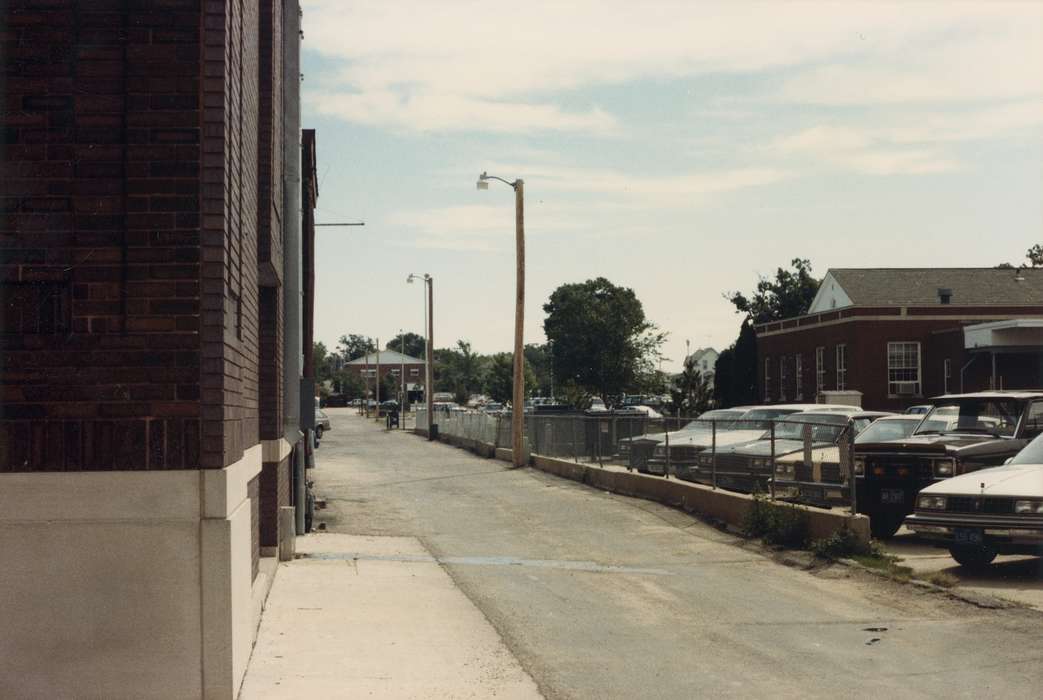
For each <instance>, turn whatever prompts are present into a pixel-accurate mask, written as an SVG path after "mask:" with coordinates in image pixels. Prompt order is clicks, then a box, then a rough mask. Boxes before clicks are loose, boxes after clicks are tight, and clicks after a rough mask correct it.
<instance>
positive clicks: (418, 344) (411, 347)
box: [384, 331, 427, 360]
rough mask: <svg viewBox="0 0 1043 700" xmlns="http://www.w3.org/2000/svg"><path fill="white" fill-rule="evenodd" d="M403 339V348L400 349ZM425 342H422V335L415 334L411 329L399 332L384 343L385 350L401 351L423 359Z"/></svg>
mask: <svg viewBox="0 0 1043 700" xmlns="http://www.w3.org/2000/svg"><path fill="white" fill-rule="evenodd" d="M403 340H404V341H405V348H406V349H405V350H403V349H402V344H403ZM426 347H427V346H426V344H425V342H424V336H422V335H417V334H416V333H413V332H412V331H407V332H405V333H399V334H398V335H396V336H395V337H394V338H392V339H391V340H389V341H388V342H387V344H385V345H384V349H386V350H394V351H395V352H403V353H405V354H406V355H409V356H410V357H416V358H419V359H421V360H422V359H424V353H425V352H426V349H425V348H426Z"/></svg>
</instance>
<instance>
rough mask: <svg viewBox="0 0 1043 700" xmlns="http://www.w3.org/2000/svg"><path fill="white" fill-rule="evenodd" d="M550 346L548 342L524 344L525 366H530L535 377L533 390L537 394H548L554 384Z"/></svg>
mask: <svg viewBox="0 0 1043 700" xmlns="http://www.w3.org/2000/svg"><path fill="white" fill-rule="evenodd" d="M552 347H553V346H552V345H550V344H549V343H548V344H544V345H536V344H532V343H530V344H529V345H526V346H525V366H526V367H529V368H531V369H532V373H533V375H534V376H535V377H536V388H535V391H536V393H537V394H538V395H539V396H550V395H551V389H552V388H553V386H554V382H553V363H554V358H553V357H552V356H551V348H552Z"/></svg>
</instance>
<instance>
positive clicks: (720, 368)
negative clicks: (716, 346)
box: [713, 343, 738, 408]
mask: <svg viewBox="0 0 1043 700" xmlns="http://www.w3.org/2000/svg"><path fill="white" fill-rule="evenodd" d="M734 362H735V343H732V344H731V345H730V346H728V347H727V348H725V349H724V350H721V354H720V355H718V356H717V362H716V363H714V366H713V401H714V404H715V405H717V406H720V407H722V408H730V407H732V406H736V405H738V404H737V403H736V402H735V401H732V373H733V371H734V367H733V364H734Z"/></svg>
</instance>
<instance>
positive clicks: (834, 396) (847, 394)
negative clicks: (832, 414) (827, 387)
mask: <svg viewBox="0 0 1043 700" xmlns="http://www.w3.org/2000/svg"><path fill="white" fill-rule="evenodd" d="M818 403H832V404H842V405H844V406H858V407H859V408H862V392H861V391H855V390H854V389H849V390H843V391H839V390H834V391H820V392H819V393H818Z"/></svg>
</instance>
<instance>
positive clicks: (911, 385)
mask: <svg viewBox="0 0 1043 700" xmlns="http://www.w3.org/2000/svg"><path fill="white" fill-rule="evenodd" d="M887 394H888V395H889V396H920V395H921V391H920V344H919V343H888V344H887Z"/></svg>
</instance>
